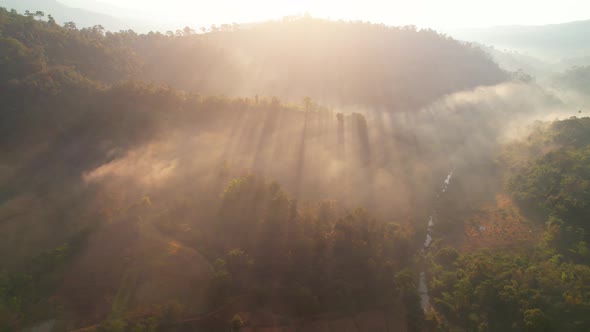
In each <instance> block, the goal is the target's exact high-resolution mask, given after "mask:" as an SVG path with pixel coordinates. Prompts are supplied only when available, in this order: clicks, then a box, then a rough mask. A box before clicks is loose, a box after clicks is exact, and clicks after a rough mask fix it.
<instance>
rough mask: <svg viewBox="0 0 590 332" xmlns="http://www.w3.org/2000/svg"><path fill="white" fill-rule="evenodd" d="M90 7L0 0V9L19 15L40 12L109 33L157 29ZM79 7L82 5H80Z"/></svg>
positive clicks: (94, 5) (51, 1) (52, 0)
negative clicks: (100, 28) (6, 9)
mask: <svg viewBox="0 0 590 332" xmlns="http://www.w3.org/2000/svg"><path fill="white" fill-rule="evenodd" d="M69 3H70V4H73V5H75V4H76V3H77V2H75V1H70V2H69ZM91 5H92V6H89V7H87V8H75V7H74V6H69V5H66V4H64V3H62V2H60V1H57V0H0V7H5V8H8V9H15V10H17V11H18V12H19V13H24V12H25V11H26V10H29V11H32V12H35V11H38V10H40V11H43V12H45V14H46V15H48V14H51V15H52V16H53V17H54V18H55V20H56V21H57V22H58V23H64V22H75V23H76V25H77V26H78V27H91V26H94V25H98V24H100V25H102V26H103V27H105V28H106V29H107V30H110V31H119V30H128V29H133V30H136V31H139V32H147V31H149V30H151V29H154V30H155V29H157V24H151V23H150V22H145V21H142V20H138V19H132V18H124V17H115V16H111V15H108V14H106V13H103V12H99V11H100V10H99V9H100V7H99V5H101V3H98V2H95V3H91ZM81 6H82V3H80V7H81ZM105 6H106V5H105ZM111 9H112V8H107V7H105V8H104V11H107V10H109V11H111Z"/></svg>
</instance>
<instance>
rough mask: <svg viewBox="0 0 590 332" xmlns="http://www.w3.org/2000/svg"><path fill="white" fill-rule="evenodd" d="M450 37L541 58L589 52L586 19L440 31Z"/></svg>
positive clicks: (588, 33) (577, 56)
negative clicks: (544, 23) (535, 24)
mask: <svg viewBox="0 0 590 332" xmlns="http://www.w3.org/2000/svg"><path fill="white" fill-rule="evenodd" d="M444 32H446V33H447V34H449V35H451V36H453V37H454V38H457V39H461V40H467V41H474V42H478V43H482V44H486V45H490V46H495V47H496V48H498V49H510V50H515V51H519V52H522V53H526V54H528V55H532V56H536V57H541V58H545V59H552V60H557V59H562V58H581V57H586V56H589V55H590V20H586V21H576V22H568V23H562V24H550V25H538V26H518V25H517V26H498V27H491V28H478V29H456V30H448V31H444Z"/></svg>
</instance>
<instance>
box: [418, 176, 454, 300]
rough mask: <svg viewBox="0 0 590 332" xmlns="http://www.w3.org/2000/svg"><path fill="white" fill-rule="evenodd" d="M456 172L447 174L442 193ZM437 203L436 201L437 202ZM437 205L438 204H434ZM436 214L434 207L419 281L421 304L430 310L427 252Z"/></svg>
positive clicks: (423, 252)
mask: <svg viewBox="0 0 590 332" xmlns="http://www.w3.org/2000/svg"><path fill="white" fill-rule="evenodd" d="M454 172H455V170H454V169H452V170H451V171H450V172H449V174H448V175H447V177H446V179H445V180H444V181H443V185H442V188H441V193H442V194H444V193H445V192H446V191H447V188H448V187H449V184H450V183H451V178H452V177H453V173H454ZM441 193H437V195H436V198H437V199H438V198H440V195H441ZM435 203H436V202H435ZM434 205H435V206H436V204H434ZM435 216H436V211H435V210H434V209H433V211H432V215H430V217H428V221H427V224H426V238H425V239H424V248H423V250H422V256H423V257H422V258H423V263H422V264H421V266H422V271H420V277H419V281H418V293H419V294H420V305H421V306H422V310H424V311H428V310H429V308H430V295H429V294H428V284H427V282H426V263H425V260H426V254H427V253H428V249H429V248H430V244H431V243H432V230H433V227H434V220H435Z"/></svg>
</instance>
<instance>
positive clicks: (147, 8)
mask: <svg viewBox="0 0 590 332" xmlns="http://www.w3.org/2000/svg"><path fill="white" fill-rule="evenodd" d="M59 1H61V2H64V3H69V4H72V3H77V4H79V5H78V7H81V6H82V5H88V6H93V7H94V8H95V9H96V7H100V6H101V4H99V3H102V4H103V5H104V4H108V5H109V6H106V7H104V8H103V9H104V10H103V11H106V12H110V13H111V14H115V13H112V11H116V14H117V15H116V16H133V17H137V18H143V19H145V18H149V19H151V20H156V21H160V22H169V23H175V24H178V25H180V26H184V25H190V26H194V27H198V26H200V25H205V24H211V23H231V22H251V21H260V20H266V19H273V18H280V17H283V16H286V15H292V14H298V13H304V12H309V13H310V14H311V15H312V16H314V17H326V18H332V19H361V20H368V21H374V22H381V23H386V24H391V25H404V24H415V25H418V26H421V27H438V28H456V27H485V26H492V25H509V24H525V25H529V24H548V23H561V22H567V21H575V20H583V19H590V0H559V1H557V0H389V1H378V0H363V1H346V0H315V1H314V0H207V1H202V0H59ZM97 2H98V4H97ZM111 5H112V6H115V7H111ZM117 7H118V8H119V9H120V10H117Z"/></svg>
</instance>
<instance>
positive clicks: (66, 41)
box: [0, 10, 507, 110]
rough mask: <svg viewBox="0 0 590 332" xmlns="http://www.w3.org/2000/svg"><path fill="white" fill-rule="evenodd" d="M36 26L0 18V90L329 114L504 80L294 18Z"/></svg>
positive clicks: (484, 65) (376, 30)
mask: <svg viewBox="0 0 590 332" xmlns="http://www.w3.org/2000/svg"><path fill="white" fill-rule="evenodd" d="M31 12H35V11H33V10H31ZM45 14H50V13H45ZM46 20H47V18H45V17H41V16H35V15H33V14H31V15H30V16H29V17H26V16H21V15H18V14H17V13H16V12H10V11H8V10H2V11H1V12H0V32H1V40H0V43H2V48H1V51H0V52H2V53H3V54H2V59H3V60H2V61H11V63H5V64H3V66H2V68H3V70H5V71H7V72H2V73H1V75H2V77H1V78H0V79H2V81H6V80H7V79H13V78H23V77H26V76H27V75H30V74H33V73H35V72H39V71H43V70H47V69H48V68H51V67H52V66H58V65H63V66H67V67H69V68H71V69H73V70H75V71H77V72H78V73H80V74H82V75H83V76H85V77H87V78H89V79H91V80H97V81H103V82H114V81H118V80H124V79H139V80H150V81H158V82H166V83H168V84H171V85H172V86H174V87H176V88H180V89H183V90H189V91H196V92H199V93H203V94H216V95H217V94H219V95H221V94H225V95H241V96H245V95H246V96H252V95H255V94H259V95H266V96H270V95H273V96H277V97H280V98H283V99H292V100H300V99H301V98H303V97H305V96H309V97H312V98H313V99H315V100H318V101H320V102H322V103H325V104H329V105H335V106H336V105H337V106H361V107H371V108H381V109H388V110H408V109H414V108H417V107H421V106H424V105H426V104H429V103H430V102H432V101H434V100H436V99H438V98H439V97H441V96H443V95H445V94H448V93H452V92H456V91H459V90H464V89H470V88H473V87H476V86H480V85H492V84H496V83H499V82H502V81H504V80H505V79H506V78H507V75H506V73H504V72H503V71H501V70H500V69H499V68H498V66H497V65H496V64H495V63H494V62H493V61H492V60H491V59H489V58H488V57H487V56H486V55H485V54H484V53H483V52H482V51H481V50H479V49H478V48H475V47H472V46H470V45H466V44H462V43H460V42H458V41H455V40H453V39H451V38H448V37H446V36H443V35H440V34H438V33H436V32H435V31H432V30H417V29H416V28H414V27H387V26H384V25H376V24H369V23H362V22H354V23H353V22H332V21H325V20H318V19H313V18H306V17H304V18H293V19H284V20H283V21H277V22H268V23H263V24H255V25H248V26H247V27H240V26H237V25H222V26H220V27H215V26H212V27H211V28H209V29H206V33H198V34H197V33H195V31H193V30H192V29H190V28H186V29H184V30H179V31H176V32H171V31H170V32H168V33H166V34H161V33H149V34H147V35H138V34H136V33H135V32H133V31H122V32H117V33H111V32H105V31H104V29H103V28H102V27H101V26H96V27H94V28H84V29H77V28H76V25H75V24H74V23H71V22H70V23H67V24H65V26H64V27H62V26H59V25H58V24H56V23H54V22H53V21H51V20H49V21H50V22H45V21H46ZM200 32H202V31H200Z"/></svg>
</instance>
